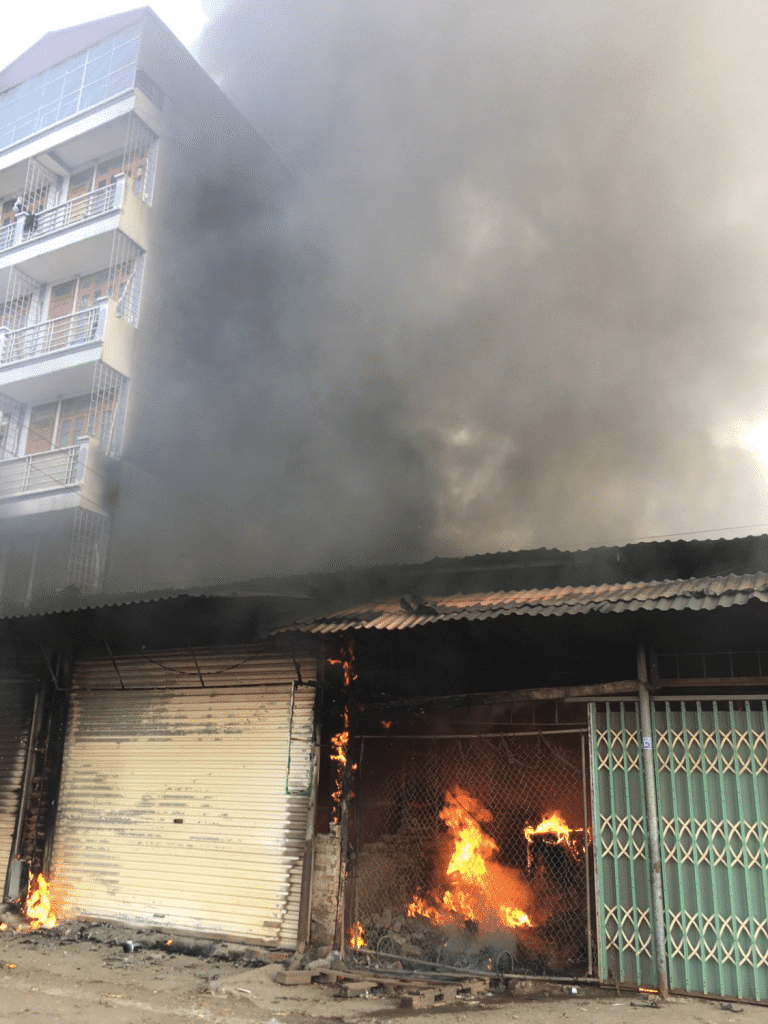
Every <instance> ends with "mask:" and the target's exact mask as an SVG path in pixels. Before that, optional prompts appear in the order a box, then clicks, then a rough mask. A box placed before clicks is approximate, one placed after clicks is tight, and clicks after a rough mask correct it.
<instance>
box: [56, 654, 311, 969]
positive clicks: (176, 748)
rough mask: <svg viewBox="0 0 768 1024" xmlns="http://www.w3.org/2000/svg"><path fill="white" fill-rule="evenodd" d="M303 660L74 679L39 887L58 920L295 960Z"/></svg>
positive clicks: (307, 741)
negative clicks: (261, 950)
mask: <svg viewBox="0 0 768 1024" xmlns="http://www.w3.org/2000/svg"><path fill="white" fill-rule="evenodd" d="M297 664H298V671H300V672H301V677H302V679H303V680H305V681H306V680H313V679H314V676H315V663H314V660H313V659H312V658H310V657H304V658H300V659H299V661H298V663H297V662H294V660H293V658H292V657H287V656H283V655H268V656H264V655H258V656H254V654H253V651H252V649H251V650H248V649H242V648H229V649H227V650H226V651H217V652H215V653H213V652H205V651H195V652H194V653H192V652H191V651H175V652H170V651H164V652H160V653H153V654H152V656H151V660H150V658H149V657H148V656H143V657H135V658H118V659H116V661H115V662H112V660H111V659H100V660H93V661H88V662H83V663H81V664H79V665H76V667H75V672H74V678H73V692H72V695H71V703H70V710H69V720H68V727H67V738H66V743H65V751H64V760H63V770H62V778H61V788H60V795H59V806H58V813H57V822H56V833H55V839H54V845H53V856H52V878H51V886H52V891H53V893H54V898H55V900H56V902H57V904H58V905H59V908H60V911H61V912H62V913H63V914H65V915H68V916H75V917H77V916H83V917H90V918H102V919H106V920H114V921H124V922H126V923H131V924H134V925H153V924H154V925H157V926H160V927H164V928H177V929H184V930H192V931H195V932H199V933H204V934H211V935H220V936H231V937H238V938H247V939H251V940H255V941H258V942H262V943H268V944H270V945H274V946H279V947H281V948H285V949H291V948H295V946H296V942H297V932H298V923H299V913H300V909H301V876H302V866H303V858H304V852H305V844H306V835H307V814H308V808H309V804H310V795H311V789H312V785H313V773H314V756H313V742H314V740H313V708H314V689H313V688H312V687H307V686H297V685H295V681H296V679H297Z"/></svg>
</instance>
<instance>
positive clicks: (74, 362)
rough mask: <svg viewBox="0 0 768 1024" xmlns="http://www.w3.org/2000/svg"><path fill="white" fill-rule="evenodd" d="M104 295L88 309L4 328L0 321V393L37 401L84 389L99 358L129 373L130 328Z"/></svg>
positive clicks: (116, 305)
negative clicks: (25, 325) (21, 325)
mask: <svg viewBox="0 0 768 1024" xmlns="http://www.w3.org/2000/svg"><path fill="white" fill-rule="evenodd" d="M122 312H123V311H122V309H121V308H120V303H119V302H118V301H116V300H115V299H109V298H107V297H106V296H104V297H102V298H100V299H97V300H96V303H95V304H94V305H93V306H92V307H91V308H90V309H82V310H80V311H79V312H77V313H70V314H69V315H67V316H61V317H57V318H56V319H55V320H46V321H44V322H43V323H39V324H32V325H31V326H29V327H21V328H19V329H18V330H15V331H9V330H8V329H7V328H5V327H0V393H2V394H4V395H7V396H8V397H9V398H12V399H13V400H14V401H16V402H21V403H22V404H27V405H37V404H39V403H41V402H46V401H49V400H50V399H51V398H53V397H55V396H56V395H59V394H72V395H76V394H81V393H85V392H86V391H89V390H90V388H91V384H92V381H93V370H94V365H95V364H96V363H97V362H98V361H99V360H101V361H102V362H105V363H107V364H108V365H109V366H111V367H113V368H114V369H116V370H117V371H118V372H119V373H121V374H123V376H126V377H130V375H131V361H132V351H133V342H134V333H135V329H134V328H133V326H132V325H131V324H130V323H129V322H128V321H127V320H125V319H124V318H123V316H121V313H122Z"/></svg>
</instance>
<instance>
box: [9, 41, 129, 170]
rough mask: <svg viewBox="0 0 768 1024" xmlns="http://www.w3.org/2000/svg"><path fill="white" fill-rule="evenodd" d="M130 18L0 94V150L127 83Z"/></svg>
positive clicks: (87, 105) (117, 92) (124, 89)
mask: <svg viewBox="0 0 768 1024" xmlns="http://www.w3.org/2000/svg"><path fill="white" fill-rule="evenodd" d="M140 37H141V24H140V23H139V22H136V23H135V24H133V25H130V26H129V27H128V28H126V29H123V31H122V32H118V33H116V34H115V35H113V36H110V37H109V38H107V39H103V40H102V41H101V42H99V43H97V44H96V45H95V46H91V47H90V48H89V49H87V50H83V51H82V52H81V53H78V54H75V55H74V56H73V57H70V58H69V59H68V60H65V61H62V63H61V64H57V65H55V66H54V67H52V68H48V69H47V70H46V71H42V72H41V73H40V74H39V75H35V76H34V78H29V79H27V80H26V81H25V82H21V83H20V84H19V85H17V86H15V87H14V88H13V89H8V90H7V91H6V92H4V93H3V94H2V95H0V150H2V149H7V148H8V147H9V146H13V145H15V144H16V143H17V142H20V141H21V140H22V139H25V138H28V137H29V136H30V135H34V134H35V133H36V132H38V131H41V130H42V129H43V128H47V127H49V126H50V125H52V124H56V123H57V122H58V121H63V120H64V118H67V117H70V116H71V115H72V114H75V113H77V112H78V111H80V110H86V109H87V108H88V107H92V106H94V105H95V104H97V103H101V102H102V101H103V100H105V99H108V98H109V97H110V96H117V95H119V94H120V93H121V92H125V91H126V90H127V89H130V88H132V87H133V83H134V79H135V75H136V59H137V57H138V53H139V40H140Z"/></svg>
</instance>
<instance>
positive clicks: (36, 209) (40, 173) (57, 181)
mask: <svg viewBox="0 0 768 1024" xmlns="http://www.w3.org/2000/svg"><path fill="white" fill-rule="evenodd" d="M62 184H63V178H62V177H61V176H60V175H57V174H54V173H53V171H51V170H49V169H48V168H47V167H45V166H44V165H43V164H42V163H41V162H40V161H39V160H37V159H36V158H35V157H30V159H29V161H28V163H27V177H26V181H25V182H24V192H23V193H22V195H21V196H20V197H19V198H20V200H21V205H22V208H23V212H24V213H26V220H25V222H24V229H23V235H22V238H23V239H27V238H31V237H32V236H34V235H35V233H36V232H37V230H38V222H39V220H40V217H41V214H42V213H43V212H44V211H45V210H49V209H51V208H52V207H54V206H56V205H57V204H58V202H59V199H60V198H61V188H62Z"/></svg>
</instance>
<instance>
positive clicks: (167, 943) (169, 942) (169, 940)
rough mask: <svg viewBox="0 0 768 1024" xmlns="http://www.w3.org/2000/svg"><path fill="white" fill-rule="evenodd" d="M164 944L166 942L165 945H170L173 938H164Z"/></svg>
mask: <svg viewBox="0 0 768 1024" xmlns="http://www.w3.org/2000/svg"><path fill="white" fill-rule="evenodd" d="M165 944H166V946H172V945H173V939H166V940H165Z"/></svg>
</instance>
